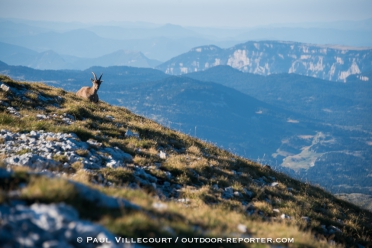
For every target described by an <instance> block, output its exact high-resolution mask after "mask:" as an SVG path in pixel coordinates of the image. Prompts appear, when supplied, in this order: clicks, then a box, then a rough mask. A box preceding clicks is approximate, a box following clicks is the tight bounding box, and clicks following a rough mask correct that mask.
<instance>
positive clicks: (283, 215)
mask: <svg viewBox="0 0 372 248" xmlns="http://www.w3.org/2000/svg"><path fill="white" fill-rule="evenodd" d="M280 218H281V219H283V220H284V219H291V217H290V216H289V215H286V214H282V215H281V216H280Z"/></svg>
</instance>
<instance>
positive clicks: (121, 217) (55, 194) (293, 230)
mask: <svg viewBox="0 0 372 248" xmlns="http://www.w3.org/2000/svg"><path fill="white" fill-rule="evenodd" d="M0 80H1V81H2V82H4V83H6V84H7V85H9V86H12V87H17V88H24V89H27V93H26V97H27V99H20V98H18V97H16V96H14V95H12V93H7V92H4V91H0V100H2V101H4V102H7V103H8V104H10V106H13V107H15V108H18V110H19V112H20V113H21V115H22V116H23V117H22V118H21V119H19V118H17V117H13V116H12V115H11V114H9V113H7V111H6V107H4V106H3V105H0V129H7V130H11V131H13V132H22V131H31V130H45V131H52V132H74V133H76V134H77V135H78V136H79V137H80V139H82V140H87V139H89V138H94V139H96V140H98V141H99V142H102V143H103V144H104V145H106V146H118V147H120V148H121V149H122V150H123V151H126V152H128V153H130V154H131V155H132V156H133V157H134V161H133V164H135V165H139V166H142V167H145V168H146V171H147V172H148V173H150V174H152V175H154V176H156V177H157V178H158V182H160V183H161V182H164V181H169V182H170V183H171V184H179V185H181V186H182V188H181V189H180V198H186V199H188V201H187V202H186V203H185V202H178V201H173V200H170V199H165V198H159V197H158V195H157V194H156V190H155V189H154V188H151V187H141V188H140V189H131V188H129V187H127V186H128V184H129V183H131V182H133V175H132V174H133V171H132V170H131V169H130V167H131V166H133V165H130V164H129V165H128V167H127V168H117V169H111V168H103V169H100V170H97V171H94V172H93V173H88V172H86V171H84V170H80V168H79V166H77V165H75V167H74V170H73V171H69V172H68V173H64V174H63V175H62V176H61V177H60V178H53V179H51V178H46V177H44V176H39V175H35V174H32V173H28V172H29V169H27V168H20V167H13V170H14V171H15V174H14V176H13V177H12V178H11V179H10V180H2V181H0V183H1V186H2V187H1V194H0V202H3V203H4V202H6V201H8V200H11V197H10V196H9V194H7V192H9V191H10V190H16V189H19V185H20V184H22V183H26V184H25V185H26V186H25V187H23V188H22V189H19V190H20V196H19V198H21V199H23V200H26V201H27V202H28V203H30V204H31V203H33V202H46V203H50V202H66V203H68V204H71V205H72V206H74V207H75V208H76V209H77V210H78V211H79V213H80V216H82V217H83V218H86V219H90V220H93V221H95V222H96V223H100V224H102V225H104V226H106V227H107V228H108V229H109V230H111V231H112V232H113V233H115V234H117V235H120V236H122V237H152V236H156V237H176V236H179V237H233V236H234V235H236V233H239V231H238V228H237V227H238V225H239V224H243V225H246V227H247V233H246V234H249V235H251V236H252V237H267V238H276V237H279V238H284V237H286V238H294V240H295V243H294V244H289V246H301V247H326V246H328V245H329V243H328V241H330V240H335V241H336V243H337V244H340V245H341V246H344V245H346V246H356V244H357V243H359V244H362V245H368V244H371V242H372V226H371V225H372V224H371V223H372V214H371V212H368V211H365V210H362V209H360V208H358V207H356V206H355V205H353V204H351V203H348V202H345V201H343V200H340V199H337V198H336V197H335V196H333V195H331V194H330V193H328V192H326V191H324V190H322V189H320V188H318V187H314V186H312V185H309V184H305V183H302V182H299V181H297V180H294V179H292V178H289V177H288V176H286V175H284V174H280V173H277V172H275V171H272V170H271V169H269V168H268V167H264V166H261V165H259V164H257V163H254V162H252V161H249V160H247V159H244V158H241V157H237V156H235V155H233V154H230V153H229V152H227V151H224V150H221V149H219V148H217V147H215V146H213V145H212V144H208V143H205V142H203V141H200V140H198V139H195V138H192V137H190V136H187V135H185V134H182V133H179V132H176V131H174V130H170V129H168V128H165V127H163V126H160V125H159V124H157V123H155V122H153V121H151V120H148V119H146V118H143V117H141V116H137V115H135V114H133V113H131V112H130V111H128V110H127V109H125V108H119V107H115V106H111V105H109V104H107V103H104V102H100V103H99V104H93V103H90V102H87V101H84V100H81V99H79V98H77V97H76V96H75V94H73V93H69V92H65V91H64V90H62V89H56V88H52V87H49V86H46V85H44V84H41V83H33V84H28V83H22V82H15V81H13V80H12V79H10V78H8V77H5V76H0ZM39 95H43V96H45V97H49V98H50V101H49V102H44V103H43V104H41V103H40V101H39V99H38V96H39ZM57 96H61V97H62V99H59V100H58V99H57ZM55 103H58V104H59V105H60V108H56V107H55V106H53V104H55ZM40 105H42V107H44V110H37V107H38V106H40ZM42 113H44V114H45V113H47V114H49V115H52V114H53V113H55V114H57V115H61V114H63V113H69V114H71V115H73V116H75V118H76V120H77V121H76V122H74V123H73V124H71V125H65V124H64V123H63V122H61V121H60V120H58V119H49V120H38V119H37V118H36V115H37V114H42ZM107 115H110V116H113V117H114V118H115V119H114V120H112V119H109V118H107V117H106V116H107ZM128 128H130V129H131V130H133V131H135V132H138V133H139V135H140V137H141V139H140V140H138V139H136V138H125V135H124V134H125V132H126V130H127V129H128ZM139 149H140V150H139ZM159 149H163V150H165V151H166V153H167V154H168V155H169V156H168V158H167V159H166V160H162V159H160V158H159V156H158V152H159ZM176 149H181V150H182V149H184V151H185V152H184V153H179V152H177V151H176ZM0 156H1V157H2V158H5V157H6V154H0ZM155 163H161V166H160V169H157V167H156V166H154V164H155ZM54 170H62V169H58V168H55V169H54ZM233 170H234V171H237V172H239V175H236V174H234V173H233ZM167 171H169V172H171V173H172V175H173V177H172V178H171V179H168V178H167V175H166V172H167ZM98 174H102V175H103V176H104V177H105V178H106V179H107V180H109V181H110V182H112V183H113V184H114V186H113V187H103V186H99V185H97V184H94V183H93V181H94V180H95V179H97V175H98ZM262 176H265V177H266V181H267V182H268V183H271V182H274V181H277V182H279V185H278V186H276V187H270V186H258V185H257V184H256V183H254V179H258V178H260V177H262ZM272 177H275V179H276V180H274V179H272ZM67 179H69V180H76V181H80V182H83V183H85V184H87V185H89V186H90V187H92V188H95V189H97V190H99V191H101V192H104V193H105V194H107V195H111V196H115V197H122V198H125V199H127V200H129V201H131V202H132V203H135V204H137V205H139V206H141V210H129V209H120V210H114V211H113V210H107V209H101V208H99V207H97V206H94V204H92V203H89V204H87V203H86V202H84V200H81V199H80V198H79V196H78V194H77V193H76V190H75V189H74V187H73V185H72V184H71V183H70V182H69V181H67ZM215 184H217V185H218V186H219V189H216V188H215V187H213V185H215ZM228 186H232V187H233V188H234V191H239V192H240V193H241V195H240V196H236V197H233V198H232V199H229V200H227V199H223V198H222V197H221V193H222V192H223V188H225V187H228ZM243 188H246V189H248V190H250V191H252V192H253V196H252V197H249V196H248V195H247V194H245V192H244V190H243ZM243 201H245V202H248V203H249V204H251V205H253V206H254V208H255V213H254V214H253V215H251V216H250V215H248V214H247V211H246V210H247V206H244V205H242V202H243ZM156 202H162V203H164V204H165V205H166V208H164V209H155V208H154V207H153V203H156ZM273 209H279V211H280V213H276V212H274V211H273ZM98 210H100V211H98ZM283 213H284V214H286V215H289V216H291V219H290V220H281V218H280V215H281V214H283ZM303 216H307V217H309V218H310V219H311V222H310V223H308V222H307V221H306V220H304V219H302V218H301V217H303ZM275 217H276V218H275ZM321 225H326V226H330V225H334V226H336V227H338V228H339V229H341V230H342V233H335V234H332V235H329V234H325V233H324V232H323V230H322V227H321ZM164 227H166V228H164ZM314 236H315V237H316V239H314ZM179 245H181V244H179ZM172 246H174V245H172ZM223 246H228V244H223ZM233 246H234V247H236V246H237V245H236V244H234V245H233ZM240 246H244V244H240Z"/></svg>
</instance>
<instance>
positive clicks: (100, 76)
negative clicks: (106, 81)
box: [98, 73, 103, 81]
mask: <svg viewBox="0 0 372 248" xmlns="http://www.w3.org/2000/svg"><path fill="white" fill-rule="evenodd" d="M102 75H103V73H102V74H101V76H100V77H99V79H98V81H101V78H102Z"/></svg>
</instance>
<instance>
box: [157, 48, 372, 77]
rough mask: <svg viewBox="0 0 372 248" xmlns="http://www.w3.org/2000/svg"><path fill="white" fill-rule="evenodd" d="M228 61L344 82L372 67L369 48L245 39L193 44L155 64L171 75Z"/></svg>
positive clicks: (256, 70) (248, 69)
mask: <svg viewBox="0 0 372 248" xmlns="http://www.w3.org/2000/svg"><path fill="white" fill-rule="evenodd" d="M217 65H229V66H231V67H233V68H236V69H238V70H241V71H243V72H250V73H255V74H260V75H270V74H275V73H296V74H300V75H305V76H311V77H316V78H320V79H325V80H331V81H341V82H345V81H346V78H347V77H348V76H349V75H354V74H359V73H361V72H363V71H368V70H370V69H371V68H372V49H366V48H348V47H337V46H320V45H309V44H305V43H297V42H281V41H249V42H246V43H243V44H239V45H236V46H234V47H231V48H228V49H221V48H218V47H216V46H201V47H196V48H193V49H192V50H191V51H189V52H188V53H185V54H182V55H179V56H177V57H175V58H173V59H171V60H169V61H167V62H165V63H163V64H161V65H159V66H158V67H157V68H158V69H160V70H162V71H164V72H166V73H168V74H173V75H180V74H185V73H191V72H196V71H203V70H205V69H208V68H210V67H214V66H217Z"/></svg>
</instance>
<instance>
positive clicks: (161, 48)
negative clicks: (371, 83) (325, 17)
mask: <svg viewBox="0 0 372 248" xmlns="http://www.w3.org/2000/svg"><path fill="white" fill-rule="evenodd" d="M371 23H372V19H367V20H362V21H358V22H351V21H345V22H336V23H304V24H281V26H263V27H255V28H218V27H215V28H213V27H212V28H209V27H182V26H179V25H173V24H165V25H156V24H151V23H101V24H84V23H76V22H71V23H59V22H43V21H30V20H21V19H5V18H0V42H4V43H8V44H12V45H17V46H21V47H24V48H28V49H31V50H34V51H36V52H45V51H49V50H52V51H54V52H55V53H57V54H60V55H68V56H74V57H80V58H97V57H101V56H104V55H107V54H110V53H113V52H116V51H118V50H124V51H140V52H142V53H143V55H144V56H146V57H147V58H150V59H154V60H158V61H163V62H164V61H167V60H169V59H171V58H173V57H175V56H178V55H180V54H183V53H186V52H188V51H190V50H191V49H192V48H194V47H197V46H203V45H207V44H214V45H216V46H219V47H221V48H229V47H232V46H234V45H236V44H239V43H243V42H246V41H248V40H257V41H261V40H288V41H296V42H301V43H314V44H338V45H343V46H358V47H359V46H372V28H370V27H371V25H370V24H371ZM301 25H302V26H301ZM60 69H62V68H60Z"/></svg>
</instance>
